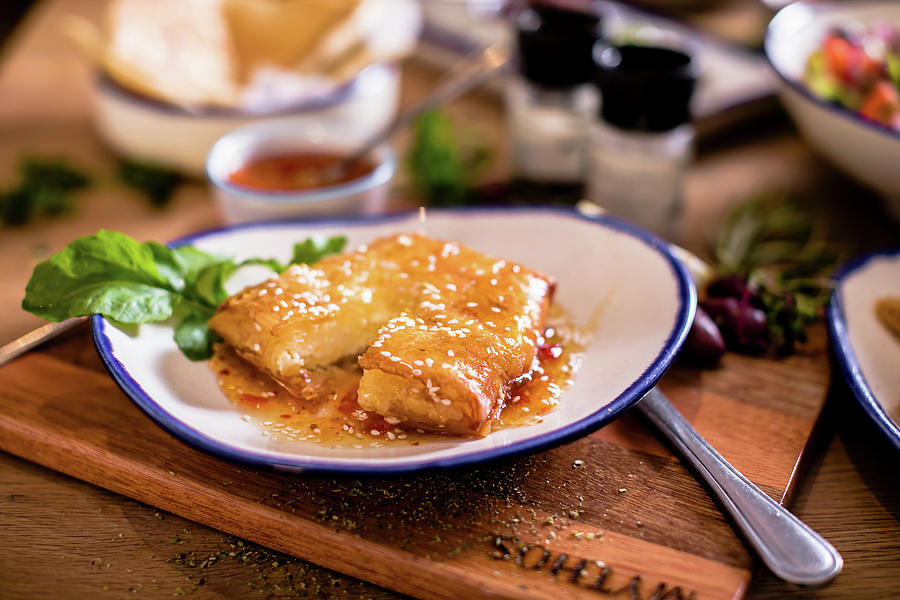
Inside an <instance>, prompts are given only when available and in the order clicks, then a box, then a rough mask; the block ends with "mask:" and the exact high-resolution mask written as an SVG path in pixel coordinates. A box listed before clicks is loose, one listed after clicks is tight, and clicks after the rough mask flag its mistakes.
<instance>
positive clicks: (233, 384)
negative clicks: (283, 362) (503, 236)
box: [210, 308, 586, 448]
mask: <svg viewBox="0 0 900 600" xmlns="http://www.w3.org/2000/svg"><path fill="white" fill-rule="evenodd" d="M548 322H549V323H550V326H549V327H547V329H546V331H545V334H544V336H543V339H542V340H539V341H540V345H539V346H538V352H537V355H536V357H535V364H534V366H533V368H532V370H531V372H530V373H528V374H527V375H525V376H523V377H522V378H520V380H519V381H518V382H516V384H515V385H513V386H512V387H511V389H510V391H509V393H508V398H507V401H506V405H505V406H504V408H503V409H502V410H501V411H500V412H499V414H498V415H497V416H496V417H495V418H494V420H493V422H492V425H491V429H492V430H497V429H501V428H504V427H509V426H518V425H526V424H533V423H539V422H541V421H542V417H543V416H544V415H546V414H547V413H549V412H551V411H552V410H554V409H555V408H556V407H557V406H558V405H559V403H560V402H561V400H562V397H563V395H564V393H565V391H566V389H567V388H568V387H569V386H570V385H571V384H572V380H573V378H574V376H575V373H576V372H577V370H578V368H579V366H580V364H581V357H582V355H583V353H584V348H585V345H586V342H585V337H586V335H585V332H584V331H583V330H580V329H579V328H577V327H575V326H574V325H573V324H572V322H571V319H570V318H569V317H568V316H567V315H565V314H564V313H563V312H562V311H561V310H558V309H556V308H552V309H551V316H550V319H549V320H548ZM210 368H211V369H212V370H213V372H214V373H215V374H216V381H217V383H218V385H219V388H220V389H221V390H222V392H223V393H224V394H225V396H226V397H227V398H228V399H229V401H230V402H231V403H232V404H233V405H234V406H235V408H236V409H237V410H239V411H240V412H241V413H242V416H243V418H244V420H245V421H249V422H253V423H255V424H256V425H257V426H258V427H259V428H260V430H261V434H262V435H264V436H266V437H270V438H271V439H277V440H292V441H297V442H306V443H314V444H322V445H325V446H330V447H333V448H339V447H344V448H365V447H380V446H383V445H385V444H398V443H399V444H411V445H418V444H420V443H422V442H423V441H428V440H436V439H446V437H447V436H446V435H440V434H431V433H426V432H424V431H422V430H421V429H415V428H408V427H405V426H403V425H402V424H401V423H400V421H399V419H391V418H388V419H386V418H384V417H382V416H381V415H378V414H375V413H373V412H370V411H365V410H363V409H362V408H361V407H360V406H359V404H358V403H357V400H356V390H357V387H358V385H359V380H360V378H361V377H362V369H361V368H360V367H359V365H358V364H357V362H356V360H355V358H347V359H345V360H344V361H341V362H340V363H338V364H336V365H333V366H331V367H329V368H327V369H324V370H320V371H316V372H311V373H310V374H309V376H308V382H307V385H306V386H305V387H304V389H303V397H297V396H294V395H292V394H290V393H288V392H287V391H286V390H285V389H284V388H283V387H281V386H280V385H279V384H278V383H277V382H276V381H275V380H273V379H272V378H271V377H269V376H268V375H266V374H265V373H263V372H261V371H260V370H259V369H257V368H256V367H254V366H253V365H251V364H250V363H248V362H246V361H244V360H243V359H241V358H240V357H239V356H238V355H237V354H236V353H235V352H234V350H232V349H231V347H230V346H228V345H226V344H221V345H219V346H218V347H217V348H216V352H215V354H214V356H213V357H212V359H210Z"/></svg>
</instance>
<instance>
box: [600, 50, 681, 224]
mask: <svg viewBox="0 0 900 600" xmlns="http://www.w3.org/2000/svg"><path fill="white" fill-rule="evenodd" d="M593 55H594V61H595V63H596V65H597V71H596V82H597V86H598V87H599V89H600V93H601V97H602V107H601V109H600V111H599V115H598V119H597V120H596V121H595V122H594V124H593V126H592V131H591V145H590V159H589V165H588V169H587V177H586V179H587V188H588V190H587V193H588V198H589V199H590V200H591V201H593V202H594V203H596V204H599V205H600V206H603V207H604V208H606V209H607V210H608V211H609V212H610V213H612V214H613V215H616V216H620V217H623V218H625V219H628V220H630V221H633V222H635V223H637V224H639V225H642V226H644V227H646V228H647V229H650V230H651V231H653V232H655V233H657V234H658V235H661V236H663V237H665V238H668V239H675V238H677V235H678V223H679V218H680V213H681V209H682V193H683V187H684V184H683V180H684V173H685V170H686V169H687V166H688V164H689V163H690V159H691V156H692V153H693V142H694V128H693V126H692V125H691V123H690V107H689V105H690V100H691V96H692V94H693V91H694V85H695V83H696V79H697V75H696V73H697V69H696V64H695V61H694V60H693V59H692V58H691V56H689V55H688V54H685V53H683V52H680V51H678V50H674V49H670V48H658V47H650V46H612V45H608V44H604V43H602V42H600V43H598V44H597V45H596V46H595V47H594V53H593Z"/></svg>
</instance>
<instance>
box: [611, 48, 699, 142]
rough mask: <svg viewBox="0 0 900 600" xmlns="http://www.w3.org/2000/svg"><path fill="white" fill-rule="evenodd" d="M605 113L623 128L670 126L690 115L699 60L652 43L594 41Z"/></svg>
mask: <svg viewBox="0 0 900 600" xmlns="http://www.w3.org/2000/svg"><path fill="white" fill-rule="evenodd" d="M593 56H594V62H595V63H596V67H597V68H596V72H595V76H596V83H597V86H598V87H599V88H600V95H601V97H602V102H601V107H600V116H601V118H603V120H605V121H606V122H608V123H611V124H612V125H615V126H616V127H620V128H622V129H631V130H636V131H668V130H670V129H674V128H675V127H678V126H679V125H681V124H682V123H686V122H688V121H690V118H691V111H690V102H691V96H692V94H693V92H694V86H695V84H696V82H697V65H696V62H695V61H694V59H693V58H691V56H690V55H688V54H685V53H684V52H679V51H678V50H674V49H670V48H658V47H653V46H630V45H627V46H612V45H608V44H604V43H602V42H598V43H597V44H596V45H595V46H594V52H593Z"/></svg>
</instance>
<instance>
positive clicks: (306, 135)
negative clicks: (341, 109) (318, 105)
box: [206, 117, 397, 223]
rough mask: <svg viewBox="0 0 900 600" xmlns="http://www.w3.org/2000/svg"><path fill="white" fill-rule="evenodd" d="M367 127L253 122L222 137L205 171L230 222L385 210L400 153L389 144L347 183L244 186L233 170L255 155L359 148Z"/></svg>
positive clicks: (340, 151) (341, 151) (344, 151)
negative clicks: (293, 188)
mask: <svg viewBox="0 0 900 600" xmlns="http://www.w3.org/2000/svg"><path fill="white" fill-rule="evenodd" d="M365 136H366V132H364V131H362V130H360V129H358V128H354V126H353V124H351V123H341V124H339V123H324V122H315V123H314V122H311V121H308V120H307V121H298V120H297V119H296V118H294V117H291V118H287V119H274V120H270V121H267V122H263V123H256V124H253V125H248V126H245V127H242V128H240V129H237V130H235V131H232V132H230V133H228V134H226V135H225V136H223V137H222V138H221V139H219V140H218V141H217V142H216V143H215V144H214V145H213V147H212V149H211V150H210V151H209V155H208V157H207V159H206V175H207V177H208V178H209V182H210V185H211V186H212V191H213V196H214V197H215V199H216V202H217V204H218V206H219V210H220V212H221V213H222V217H223V218H224V220H225V222H226V223H240V222H246V221H257V220H264V219H285V218H292V217H311V216H330V215H346V214H375V213H378V212H383V209H384V206H385V204H386V201H387V192H388V187H389V185H390V181H391V179H392V178H393V176H394V173H395V172H396V170H397V159H396V155H395V154H394V151H393V150H392V149H391V147H390V145H388V144H382V145H381V146H379V147H377V148H376V149H375V150H374V151H373V152H372V154H371V155H370V156H369V157H368V160H369V161H371V163H372V164H373V166H374V169H373V170H372V171H371V172H369V173H367V174H365V175H363V176H362V177H359V178H358V179H353V180H351V181H348V182H346V183H340V184H336V185H329V186H323V187H317V188H312V189H306V190H297V191H270V190H261V189H252V188H248V187H245V186H239V185H235V184H233V183H231V182H230V181H229V176H230V175H231V174H232V173H234V172H235V171H236V170H237V169H239V168H240V167H242V166H244V165H246V164H247V163H248V162H251V161H253V160H257V159H261V158H265V157H270V156H278V155H285V154H291V153H313V154H314V153H326V154H336V155H343V154H348V153H349V152H350V151H352V150H354V149H356V148H358V147H359V146H360V145H361V144H362V142H363V141H364V138H365Z"/></svg>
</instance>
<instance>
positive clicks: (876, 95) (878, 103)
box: [859, 81, 900, 125]
mask: <svg viewBox="0 0 900 600" xmlns="http://www.w3.org/2000/svg"><path fill="white" fill-rule="evenodd" d="M859 112H860V114H861V115H863V116H864V117H866V118H868V119H872V120H873V121H878V122H879V123H884V124H885V125H893V124H894V123H896V121H897V118H898V116H900V93H898V91H897V88H896V87H894V85H893V84H892V83H891V82H889V81H879V82H878V83H876V84H875V85H874V86H873V87H872V89H871V91H869V93H868V94H866V96H865V98H863V101H862V104H861V105H860V107H859Z"/></svg>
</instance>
